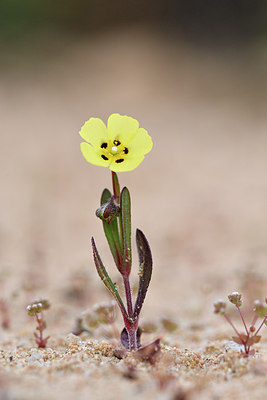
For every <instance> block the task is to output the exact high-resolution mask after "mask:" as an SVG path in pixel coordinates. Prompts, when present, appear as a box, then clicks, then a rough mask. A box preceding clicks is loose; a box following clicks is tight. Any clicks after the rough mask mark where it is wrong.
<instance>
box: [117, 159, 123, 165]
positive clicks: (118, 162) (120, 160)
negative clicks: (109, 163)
mask: <svg viewBox="0 0 267 400" xmlns="http://www.w3.org/2000/svg"><path fill="white" fill-rule="evenodd" d="M123 161H124V158H119V159H118V160H116V161H115V162H116V163H117V164H120V163H122V162H123Z"/></svg>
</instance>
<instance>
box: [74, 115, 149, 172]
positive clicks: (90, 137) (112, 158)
mask: <svg viewBox="0 0 267 400" xmlns="http://www.w3.org/2000/svg"><path fill="white" fill-rule="evenodd" d="M79 133H80V135H81V137H82V138H83V139H84V140H85V141H86V142H88V143H86V142H82V143H81V151H82V154H83V156H84V158H85V159H86V160H87V161H88V162H89V163H91V164H94V165H99V166H101V167H109V168H110V169H111V171H114V172H122V171H131V170H133V169H134V168H136V167H137V166H138V165H139V164H140V163H141V162H142V161H143V159H144V156H145V154H147V153H149V152H150V150H151V149H152V147H153V142H152V139H151V137H150V136H149V134H148V133H147V131H146V130H145V129H143V128H139V122H138V121H137V120H136V119H134V118H131V117H128V116H127V115H120V114H111V116H110V117H109V119H108V123H107V127H106V125H105V124H104V122H103V121H102V120H101V119H99V118H90V119H89V120H88V121H86V122H85V124H84V125H83V126H82V128H81V130H80V132H79Z"/></svg>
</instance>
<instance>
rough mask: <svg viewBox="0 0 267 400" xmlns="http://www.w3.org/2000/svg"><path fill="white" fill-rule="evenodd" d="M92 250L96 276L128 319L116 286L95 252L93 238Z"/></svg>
mask: <svg viewBox="0 0 267 400" xmlns="http://www.w3.org/2000/svg"><path fill="white" fill-rule="evenodd" d="M92 248H93V254H94V261H95V266H96V269H97V272H98V275H99V276H100V278H101V279H102V281H103V283H104V284H105V285H106V287H107V288H108V290H109V291H110V293H111V294H112V296H113V297H114V298H115V300H116V301H117V303H118V305H119V307H120V309H121V312H122V314H123V316H124V317H126V318H128V314H127V312H126V310H125V307H124V304H123V302H122V299H121V297H120V295H119V293H118V291H117V289H116V286H115V285H114V283H113V282H112V280H111V279H110V277H109V275H108V273H107V271H106V268H105V267H104V265H103V263H102V260H101V258H100V256H99V253H98V251H97V248H96V245H95V241H94V238H93V237H92Z"/></svg>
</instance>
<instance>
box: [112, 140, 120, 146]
mask: <svg viewBox="0 0 267 400" xmlns="http://www.w3.org/2000/svg"><path fill="white" fill-rule="evenodd" d="M113 143H114V144H115V146H119V145H120V144H121V142H120V141H119V140H113Z"/></svg>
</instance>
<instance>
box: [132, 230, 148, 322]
mask: <svg viewBox="0 0 267 400" xmlns="http://www.w3.org/2000/svg"><path fill="white" fill-rule="evenodd" d="M136 244H137V250H138V255H139V274H138V275H139V289H138V294H137V299H136V302H135V307H134V317H135V318H137V317H138V316H139V314H140V311H141V308H142V305H143V302H144V300H145V297H146V292H147V289H148V286H149V283H150V279H151V275H152V255H151V250H150V247H149V244H148V241H147V239H146V237H145V235H144V234H143V232H142V231H140V230H139V229H137V230H136Z"/></svg>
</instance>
